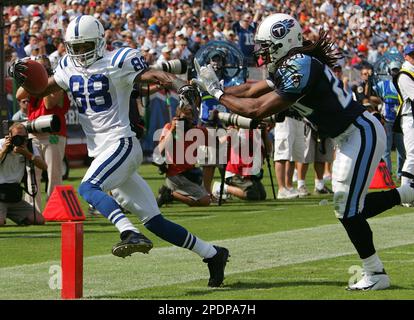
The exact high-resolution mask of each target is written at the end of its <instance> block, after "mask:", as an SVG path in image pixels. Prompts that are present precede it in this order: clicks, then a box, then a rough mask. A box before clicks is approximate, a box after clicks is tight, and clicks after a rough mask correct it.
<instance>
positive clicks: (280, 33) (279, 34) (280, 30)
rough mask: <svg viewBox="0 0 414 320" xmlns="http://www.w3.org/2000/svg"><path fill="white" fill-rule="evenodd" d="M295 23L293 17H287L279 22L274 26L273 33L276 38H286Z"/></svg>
mask: <svg viewBox="0 0 414 320" xmlns="http://www.w3.org/2000/svg"><path fill="white" fill-rule="evenodd" d="M294 25H295V21H294V20H293V19H285V20H283V21H280V22H277V23H275V24H274V25H273V26H272V29H271V33H272V35H273V37H275V38H276V39H282V38H284V37H285V36H286V35H287V34H288V33H289V31H290V29H291V28H293V26H294Z"/></svg>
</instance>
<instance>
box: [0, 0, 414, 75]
mask: <svg viewBox="0 0 414 320" xmlns="http://www.w3.org/2000/svg"><path fill="white" fill-rule="evenodd" d="M413 6H414V4H413V2H412V1H385V0H371V1H369V0H367V1H358V0H354V1H349V0H346V1H338V0H325V1H321V0H305V1H266V0H254V1H252V0H248V1H239V0H222V1H212V0H205V1H193V0H188V1H176V0H172V1H171V0H169V1H159V0H101V1H98V0H58V1H56V2H52V3H50V4H48V5H29V6H14V7H12V6H11V7H6V8H5V10H4V13H3V14H4V17H5V22H6V26H7V28H6V37H5V47H6V53H7V58H6V61H8V62H9V61H10V60H12V59H15V58H23V57H26V56H35V55H42V54H47V55H49V56H50V58H51V61H52V64H53V65H55V64H56V63H57V61H58V60H59V57H60V56H62V55H63V54H64V50H65V49H64V46H63V45H62V40H63V35H64V32H65V28H66V26H67V25H68V23H69V21H70V20H71V19H73V18H74V17H76V16H78V15H81V14H90V15H94V16H95V17H97V18H98V19H99V20H100V21H101V22H102V23H103V25H104V27H105V28H106V33H105V38H106V41H107V44H108V49H109V50H111V49H113V48H116V47H119V46H131V47H135V48H139V49H141V50H142V51H143V53H144V54H145V55H146V58H147V59H148V60H150V62H155V61H156V60H157V59H160V60H164V59H167V60H168V59H173V58H183V59H189V58H190V57H191V55H193V54H194V53H195V52H196V51H197V50H198V48H199V47H200V46H201V45H203V44H205V43H207V42H208V41H210V40H228V41H232V42H236V43H238V45H239V46H240V48H241V50H242V51H243V53H244V54H245V55H246V57H247V62H248V63H250V64H251V65H253V63H254V62H253V61H252V59H251V52H252V51H253V48H254V45H253V35H254V31H255V28H256V22H258V21H260V19H261V18H262V17H263V16H267V15H268V14H270V13H274V12H283V13H288V14H291V15H293V16H295V17H296V18H297V19H298V20H299V21H300V23H301V25H302V27H303V31H304V34H305V37H306V38H308V39H311V40H312V39H315V37H316V36H317V35H318V32H319V29H320V28H322V29H324V30H325V31H327V32H328V33H329V36H330V37H331V39H332V40H333V42H334V43H335V44H336V45H337V46H338V48H339V49H341V50H342V52H343V54H344V57H345V59H344V60H343V61H342V64H343V67H345V68H352V67H357V68H358V66H359V64H360V63H361V61H362V60H366V61H368V62H369V63H371V64H374V63H375V62H376V61H377V60H378V58H379V57H380V56H381V55H382V54H384V52H385V51H387V50H390V49H393V50H398V51H400V52H402V49H403V46H404V44H405V43H407V42H410V41H411V40H412V34H413V31H414V26H413V16H414V10H413Z"/></svg>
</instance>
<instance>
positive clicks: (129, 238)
mask: <svg viewBox="0 0 414 320" xmlns="http://www.w3.org/2000/svg"><path fill="white" fill-rule="evenodd" d="M121 240H122V241H121V242H119V243H117V244H116V245H114V246H113V247H112V254H113V255H114V256H117V257H121V258H125V257H128V256H130V255H131V254H133V253H134V252H142V253H148V252H149V251H150V250H151V249H152V247H153V245H152V242H151V240H150V239H148V238H147V237H146V236H144V235H143V234H142V233H136V232H134V231H130V230H127V231H124V232H122V233H121Z"/></svg>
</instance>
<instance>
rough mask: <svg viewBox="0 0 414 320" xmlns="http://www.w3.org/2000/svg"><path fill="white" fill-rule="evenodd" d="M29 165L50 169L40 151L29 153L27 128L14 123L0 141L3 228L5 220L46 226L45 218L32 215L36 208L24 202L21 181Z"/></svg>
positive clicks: (1, 217) (1, 219)
mask: <svg viewBox="0 0 414 320" xmlns="http://www.w3.org/2000/svg"><path fill="white" fill-rule="evenodd" d="M29 162H33V163H34V165H35V166H36V167H38V168H40V169H41V170H46V169H47V165H46V163H45V162H44V161H43V160H42V158H41V157H40V156H39V151H38V150H37V148H36V147H35V146H33V151H30V150H29V147H28V137H27V130H26V128H25V127H24V126H23V125H22V124H21V123H15V124H13V125H12V126H11V127H10V129H9V134H8V135H7V136H6V137H5V138H4V139H1V140H0V226H3V225H5V224H6V217H8V218H9V219H11V220H12V221H14V222H15V223H17V224H18V225H29V224H44V219H43V216H42V215H40V214H39V212H38V211H36V212H35V213H34V214H33V206H32V205H30V204H29V203H28V202H26V201H24V200H23V199H22V196H23V195H22V188H21V186H20V182H21V180H22V179H23V176H24V173H25V169H26V165H27V164H29Z"/></svg>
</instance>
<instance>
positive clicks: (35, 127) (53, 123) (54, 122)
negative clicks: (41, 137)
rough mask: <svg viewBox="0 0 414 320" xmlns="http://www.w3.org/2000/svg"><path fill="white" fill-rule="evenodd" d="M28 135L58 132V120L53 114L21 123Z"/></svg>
mask: <svg viewBox="0 0 414 320" xmlns="http://www.w3.org/2000/svg"><path fill="white" fill-rule="evenodd" d="M22 124H23V125H24V126H25V127H26V129H27V132H29V133H42V132H58V131H59V130H60V119H59V117H58V116H57V115H55V114H49V115H46V116H40V117H38V118H36V119H34V120H27V121H25V122H22Z"/></svg>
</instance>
